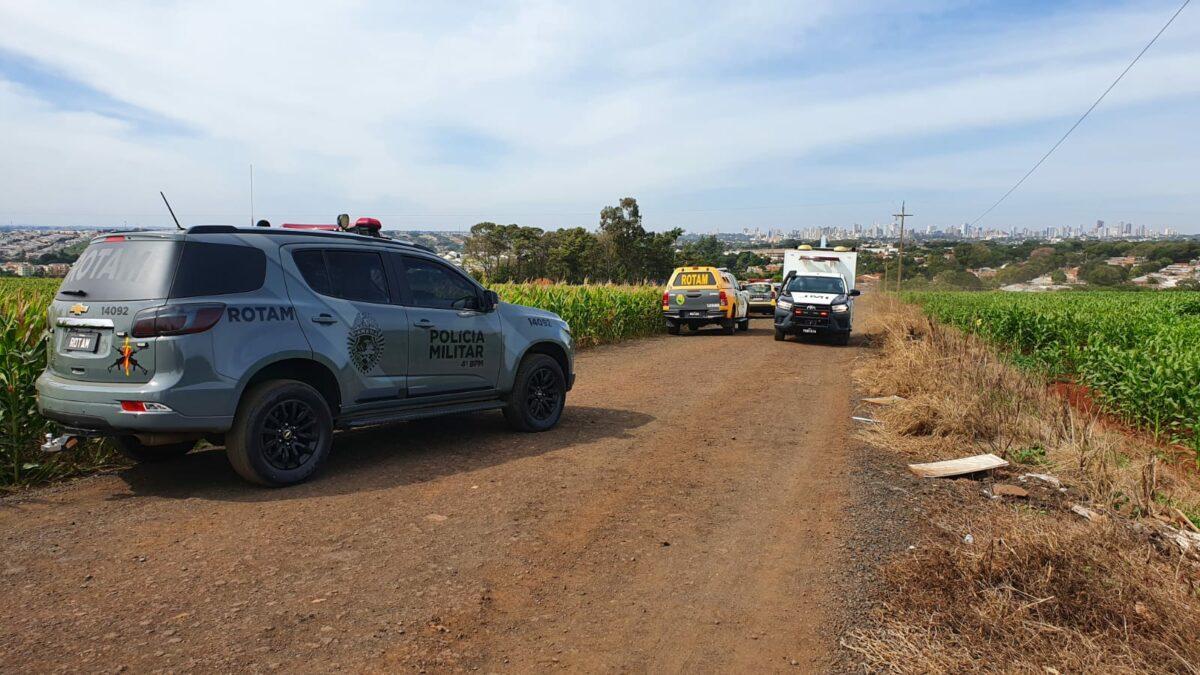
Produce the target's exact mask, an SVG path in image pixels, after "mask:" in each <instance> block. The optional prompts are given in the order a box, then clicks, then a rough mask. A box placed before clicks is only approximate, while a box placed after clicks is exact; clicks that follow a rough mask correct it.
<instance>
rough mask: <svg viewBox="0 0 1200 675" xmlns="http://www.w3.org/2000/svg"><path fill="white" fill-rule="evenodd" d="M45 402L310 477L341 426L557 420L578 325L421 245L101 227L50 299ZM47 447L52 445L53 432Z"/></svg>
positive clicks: (173, 452) (102, 426)
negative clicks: (496, 414)
mask: <svg viewBox="0 0 1200 675" xmlns="http://www.w3.org/2000/svg"><path fill="white" fill-rule="evenodd" d="M49 327H50V335H49V340H50V344H49V349H48V352H49V358H48V365H47V368H46V371H45V372H44V373H43V374H42V376H41V377H40V378H39V379H38V382H37V391H38V408H39V410H40V411H41V413H42V414H43V415H44V416H46V417H47V418H50V419H52V420H54V421H56V422H58V423H60V424H61V425H62V426H63V428H64V436H63V438H62V439H60V442H59V446H60V447H61V445H62V444H63V442H66V441H69V439H70V438H73V437H79V436H110V437H113V438H114V439H115V440H116V442H117V444H118V446H119V447H120V448H121V449H122V451H123V452H124V453H125V454H127V455H128V456H129V457H131V458H132V459H134V460H136V461H156V460H163V459H168V458H172V457H177V456H180V455H183V454H184V453H186V452H188V451H189V450H191V449H192V447H193V446H194V445H195V443H196V441H197V440H199V439H201V438H207V439H210V440H212V441H213V442H215V443H217V444H222V443H223V444H224V445H225V447H226V451H227V454H228V456H229V461H230V463H232V464H233V467H234V469H236V470H237V472H238V473H239V474H241V475H242V476H243V477H245V478H246V479H248V480H251V481H254V482H256V483H261V484H263V485H273V486H274V485H288V484H291V483H296V482H299V481H302V480H305V479H306V478H308V477H309V476H311V475H312V474H313V472H315V471H316V470H317V468H318V467H319V466H320V465H321V463H322V462H323V461H324V460H325V458H326V456H327V455H328V453H329V448H330V444H331V441H332V436H333V432H334V430H335V429H349V428H355V427H363V426H369V425H378V424H386V423H390V422H396V421H404V420H412V419H418V418H423V417H431V416H435V415H443V414H449V413H465V412H474V411H482V410H495V409H499V410H503V412H504V416H505V418H506V419H507V420H508V422H509V424H510V425H511V426H513V427H514V428H516V429H519V430H522V431H544V430H546V429H549V428H551V427H553V426H554V425H555V424H557V423H558V420H559V417H560V416H561V414H562V410H563V406H564V404H565V401H566V393H567V391H569V390H570V389H571V386H572V384H573V383H574V379H575V375H574V369H573V365H574V347H573V345H572V342H571V333H570V328H569V327H568V326H567V324H566V322H564V321H562V320H561V319H560V318H559V317H558V316H556V315H555V314H552V313H550V312H545V311H542V310H539V309H534V308H531V307H523V306H520V305H511V304H507V303H503V302H500V300H499V297H498V296H497V295H496V294H495V293H494V292H492V291H488V290H486V289H484V288H482V287H481V286H480V285H479V284H477V283H476V282H475V281H474V280H473V279H471V278H470V277H469V276H467V275H466V274H464V273H463V272H462V271H460V270H459V269H458V268H456V267H453V266H451V265H449V264H447V263H445V262H444V261H442V260H441V259H440V258H438V257H437V256H436V255H434V254H433V252H432V251H430V250H429V249H426V248H425V247H422V246H417V245H413V244H405V243H401V242H395V241H391V240H387V239H380V238H374V237H366V236H361V235H356V234H347V233H340V232H320V231H304V230H288V229H265V228H254V229H249V228H247V229H241V228H235V227H229V226H199V227H192V228H190V229H188V230H186V231H180V232H169V233H159V232H138V233H128V234H112V235H107V236H102V237H98V238H96V239H94V240H93V241H92V242H91V245H90V246H88V248H87V249H86V250H85V251H84V253H83V255H82V256H80V258H79V261H78V262H77V263H75V265H74V266H73V267H72V268H71V272H70V274H69V275H68V276H67V278H66V279H65V280H64V281H63V284H62V287H61V288H60V289H59V291H58V295H57V296H56V297H55V300H54V302H53V304H52V305H51V306H50V310H49ZM48 445H49V444H48Z"/></svg>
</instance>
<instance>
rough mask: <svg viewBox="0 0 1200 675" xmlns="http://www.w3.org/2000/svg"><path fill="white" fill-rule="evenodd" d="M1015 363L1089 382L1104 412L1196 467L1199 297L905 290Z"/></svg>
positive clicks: (930, 312) (932, 313)
mask: <svg viewBox="0 0 1200 675" xmlns="http://www.w3.org/2000/svg"><path fill="white" fill-rule="evenodd" d="M904 297H905V299H907V300H909V301H912V302H916V303H917V304H919V305H920V306H921V307H922V308H924V311H925V312H926V313H927V314H928V315H929V316H931V317H932V318H934V319H937V320H938V321H942V322H944V323H948V324H952V325H954V326H957V327H959V328H961V329H963V330H966V331H969V332H971V333H974V334H976V335H979V336H981V337H983V338H985V339H987V340H988V341H990V342H993V343H995V344H997V345H1000V346H1002V347H1004V348H1006V349H1007V350H1008V353H1009V355H1010V357H1011V359H1012V360H1013V362H1014V363H1016V364H1017V365H1019V366H1021V367H1024V368H1026V369H1028V370H1031V371H1034V372H1037V373H1044V374H1045V375H1046V376H1047V377H1048V378H1051V379H1072V380H1074V381H1076V382H1077V383H1079V384H1082V385H1086V386H1087V387H1088V388H1089V390H1090V391H1091V394H1092V396H1093V397H1094V398H1095V399H1096V400H1097V401H1098V403H1099V404H1100V405H1101V406H1102V408H1103V409H1104V410H1105V411H1106V412H1109V413H1111V414H1113V415H1116V416H1117V417H1119V418H1121V419H1122V420H1124V421H1125V422H1127V423H1129V424H1131V425H1133V426H1135V427H1137V428H1140V429H1143V430H1145V431H1148V432H1149V433H1151V434H1152V435H1153V436H1154V437H1155V438H1156V439H1158V440H1161V441H1167V442H1174V443H1181V444H1185V445H1188V446H1189V447H1191V448H1193V449H1194V450H1196V452H1197V458H1198V461H1200V293H1190V292H1181V293H1165V292H1160V293H1122V292H1076V293H1029V294H1024V293H907V294H905V295H904Z"/></svg>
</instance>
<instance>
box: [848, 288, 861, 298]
mask: <svg viewBox="0 0 1200 675" xmlns="http://www.w3.org/2000/svg"><path fill="white" fill-rule="evenodd" d="M859 295H862V291H860V290H858V289H857V288H851V289H850V297H852V298H853V297H857V296H859Z"/></svg>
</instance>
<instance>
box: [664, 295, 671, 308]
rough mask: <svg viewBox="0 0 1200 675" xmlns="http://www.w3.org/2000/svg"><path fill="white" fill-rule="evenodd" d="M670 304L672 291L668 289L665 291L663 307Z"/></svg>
mask: <svg viewBox="0 0 1200 675" xmlns="http://www.w3.org/2000/svg"><path fill="white" fill-rule="evenodd" d="M669 304H671V293H670V292H668V291H663V307H666V306H667V305H669Z"/></svg>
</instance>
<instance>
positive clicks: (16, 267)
mask: <svg viewBox="0 0 1200 675" xmlns="http://www.w3.org/2000/svg"><path fill="white" fill-rule="evenodd" d="M0 267H2V268H3V269H4V271H6V272H8V273H9V274H15V275H17V276H19V277H31V276H33V272H34V266H33V264H32V263H27V262H20V261H17V262H6V263H4V264H3V265H0Z"/></svg>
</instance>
